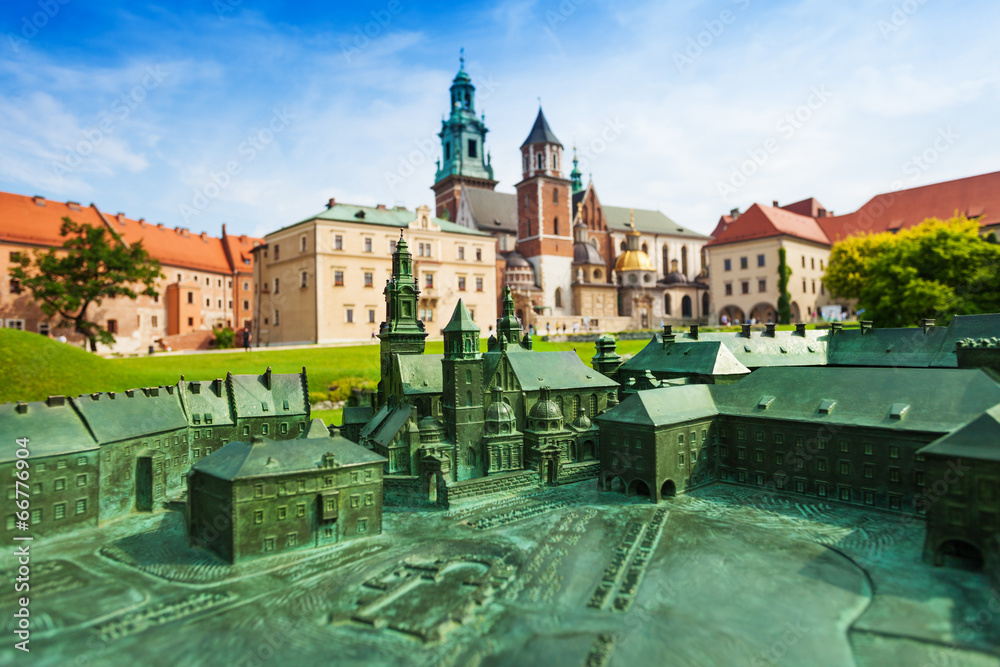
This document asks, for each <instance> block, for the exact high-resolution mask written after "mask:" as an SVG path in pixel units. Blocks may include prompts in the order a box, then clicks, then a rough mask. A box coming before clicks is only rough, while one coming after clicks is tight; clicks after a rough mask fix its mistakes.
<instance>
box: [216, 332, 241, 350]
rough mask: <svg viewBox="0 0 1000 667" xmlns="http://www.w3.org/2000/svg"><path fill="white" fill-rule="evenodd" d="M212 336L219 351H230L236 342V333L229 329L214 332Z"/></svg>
mask: <svg viewBox="0 0 1000 667" xmlns="http://www.w3.org/2000/svg"><path fill="white" fill-rule="evenodd" d="M212 336H214V337H215V348H216V349H218V350H228V349H230V348H231V347H232V346H233V343H234V342H236V332H235V331H233V330H232V329H230V328H229V327H225V328H222V329H215V330H213V331H212Z"/></svg>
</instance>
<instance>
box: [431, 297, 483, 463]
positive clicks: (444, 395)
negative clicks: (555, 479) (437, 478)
mask: <svg viewBox="0 0 1000 667" xmlns="http://www.w3.org/2000/svg"><path fill="white" fill-rule="evenodd" d="M443 333H444V359H443V360H442V361H441V374H442V392H441V411H442V413H443V417H444V423H445V429H446V430H447V433H448V438H449V439H450V440H451V441H452V442H454V443H455V456H456V459H457V464H458V465H457V466H456V467H457V472H458V475H457V477H456V480H463V479H472V478H475V477H482V476H483V475H485V474H486V471H485V463H486V461H485V456H484V452H483V451H482V439H483V429H484V428H485V422H484V413H483V361H482V355H480V353H479V327H478V326H476V323H475V322H473V321H472V317H471V316H470V315H469V311H468V309H467V308H466V307H465V304H464V303H463V302H462V300H461V299H459V301H458V305H456V306H455V313H454V314H453V315H452V316H451V321H450V322H449V323H448V324H447V326H445V328H444V329H443Z"/></svg>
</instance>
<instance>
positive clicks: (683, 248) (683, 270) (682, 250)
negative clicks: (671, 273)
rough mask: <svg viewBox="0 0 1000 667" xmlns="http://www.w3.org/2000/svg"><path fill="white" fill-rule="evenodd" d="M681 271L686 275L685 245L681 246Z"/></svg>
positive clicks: (686, 250)
mask: <svg viewBox="0 0 1000 667" xmlns="http://www.w3.org/2000/svg"><path fill="white" fill-rule="evenodd" d="M681 273H683V274H684V276H685V277H687V275H688V249H687V246H681Z"/></svg>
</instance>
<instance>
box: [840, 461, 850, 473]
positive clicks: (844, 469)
mask: <svg viewBox="0 0 1000 667" xmlns="http://www.w3.org/2000/svg"><path fill="white" fill-rule="evenodd" d="M840 474H841V475H850V474H851V464H850V463H848V462H847V461H841V462H840Z"/></svg>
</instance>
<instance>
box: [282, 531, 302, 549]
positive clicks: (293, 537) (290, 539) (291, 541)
mask: <svg viewBox="0 0 1000 667" xmlns="http://www.w3.org/2000/svg"><path fill="white" fill-rule="evenodd" d="M298 543H299V534H298V533H288V535H287V536H286V537H285V546H289V547H294V546H295V545H297V544H298Z"/></svg>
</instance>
